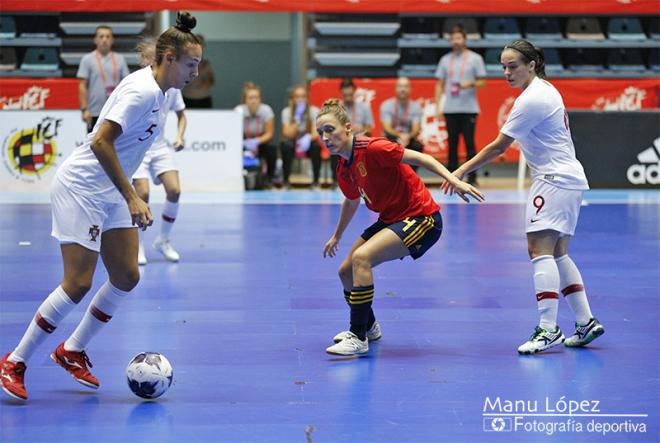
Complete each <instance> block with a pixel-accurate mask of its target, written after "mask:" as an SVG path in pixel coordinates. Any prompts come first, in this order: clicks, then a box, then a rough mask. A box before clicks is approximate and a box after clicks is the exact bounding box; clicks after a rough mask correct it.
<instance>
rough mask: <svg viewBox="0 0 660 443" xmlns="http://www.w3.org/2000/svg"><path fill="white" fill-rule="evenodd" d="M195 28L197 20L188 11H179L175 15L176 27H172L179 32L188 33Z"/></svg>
mask: <svg viewBox="0 0 660 443" xmlns="http://www.w3.org/2000/svg"><path fill="white" fill-rule="evenodd" d="M195 26H197V19H196V18H195V17H193V16H192V15H191V14H190V12H188V11H179V12H177V14H176V25H174V27H175V28H176V29H178V30H179V31H181V32H190V31H192V30H193V29H195Z"/></svg>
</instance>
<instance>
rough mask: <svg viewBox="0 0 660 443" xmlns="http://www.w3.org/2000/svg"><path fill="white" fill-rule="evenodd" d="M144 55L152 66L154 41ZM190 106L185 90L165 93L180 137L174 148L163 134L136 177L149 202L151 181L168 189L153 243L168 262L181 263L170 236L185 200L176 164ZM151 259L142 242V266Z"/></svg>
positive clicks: (144, 63)
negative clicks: (175, 118)
mask: <svg viewBox="0 0 660 443" xmlns="http://www.w3.org/2000/svg"><path fill="white" fill-rule="evenodd" d="M138 49H139V51H140V54H141V55H142V60H141V63H140V64H141V65H142V66H149V65H151V64H152V63H153V61H154V58H155V54H156V45H155V43H154V42H151V41H148V40H145V41H143V42H142V43H141V44H140V45H138ZM184 109H186V105H185V103H184V101H183V96H182V95H181V91H180V90H178V89H176V88H171V89H169V90H167V91H166V92H165V101H164V102H163V106H161V108H160V110H161V113H162V114H163V118H164V119H165V122H166V121H167V115H168V114H169V112H170V111H174V112H175V113H176V117H177V135H176V138H175V139H174V142H173V143H172V145H171V146H170V144H169V142H168V141H167V140H165V133H164V131H161V132H160V134H158V137H157V138H156V139H155V140H154V142H153V144H152V145H151V148H149V150H148V151H147V153H146V154H145V155H144V159H143V160H142V163H140V167H139V168H138V169H137V171H135V174H133V186H134V187H135V192H137V194H138V196H139V197H140V198H141V199H142V200H144V201H145V203H149V178H151V180H153V182H154V184H156V185H159V184H161V183H162V184H163V187H164V188H165V195H166V197H165V204H164V205H163V212H162V213H161V218H162V222H161V225H160V233H159V234H158V237H157V238H156V240H154V242H153V247H154V248H155V249H156V250H157V251H159V252H160V253H161V254H163V257H165V259H166V260H168V261H171V262H178V261H179V259H180V256H179V253H178V252H177V251H176V250H175V249H174V248H173V247H172V244H171V242H170V233H171V232H172V228H173V227H174V222H175V221H176V217H177V214H178V213H179V198H180V197H181V183H180V181H179V168H178V167H177V165H176V162H175V161H174V151H176V152H179V151H181V150H182V149H183V147H184V143H183V136H184V134H185V132H186V123H187V120H186V114H185V113H184ZM146 264H147V256H146V253H145V251H144V245H143V242H142V239H140V244H139V248H138V265H141V266H143V265H146Z"/></svg>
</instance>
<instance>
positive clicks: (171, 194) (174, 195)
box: [166, 186, 181, 203]
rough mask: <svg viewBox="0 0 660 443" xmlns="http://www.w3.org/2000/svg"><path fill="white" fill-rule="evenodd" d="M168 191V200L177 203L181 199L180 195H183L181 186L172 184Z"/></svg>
mask: <svg viewBox="0 0 660 443" xmlns="http://www.w3.org/2000/svg"><path fill="white" fill-rule="evenodd" d="M166 193H167V200H168V201H170V202H172V203H177V202H178V201H179V197H181V188H180V187H179V186H172V188H170V189H168V190H167V191H166Z"/></svg>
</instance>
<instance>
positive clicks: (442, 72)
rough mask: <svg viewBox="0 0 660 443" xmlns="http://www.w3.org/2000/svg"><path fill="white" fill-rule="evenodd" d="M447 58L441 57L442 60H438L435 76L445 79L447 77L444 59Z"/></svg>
mask: <svg viewBox="0 0 660 443" xmlns="http://www.w3.org/2000/svg"><path fill="white" fill-rule="evenodd" d="M444 60H445V58H444V57H442V58H440V61H439V62H438V67H437V68H435V77H436V78H437V79H439V80H444V79H445V78H447V68H446V66H445V63H443V61H444Z"/></svg>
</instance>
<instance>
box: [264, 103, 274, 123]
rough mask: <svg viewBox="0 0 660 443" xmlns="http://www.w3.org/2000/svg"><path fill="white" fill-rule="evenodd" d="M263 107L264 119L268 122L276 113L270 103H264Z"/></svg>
mask: <svg viewBox="0 0 660 443" xmlns="http://www.w3.org/2000/svg"><path fill="white" fill-rule="evenodd" d="M262 109H263V119H264V121H266V122H267V121H268V120H270V119H272V118H275V113H274V112H273V108H271V107H270V106H268V105H262Z"/></svg>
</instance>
